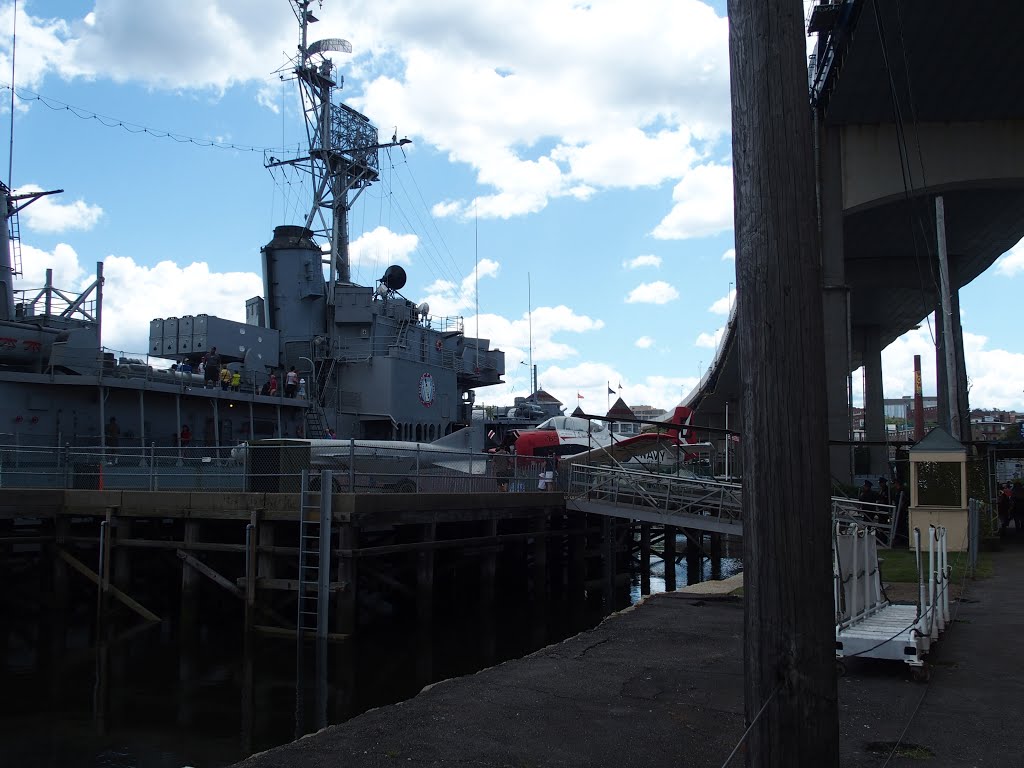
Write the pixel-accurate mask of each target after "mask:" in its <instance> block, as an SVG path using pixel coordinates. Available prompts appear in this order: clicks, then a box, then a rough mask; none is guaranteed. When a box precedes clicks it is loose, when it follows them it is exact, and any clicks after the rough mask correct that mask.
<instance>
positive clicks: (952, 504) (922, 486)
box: [908, 427, 968, 552]
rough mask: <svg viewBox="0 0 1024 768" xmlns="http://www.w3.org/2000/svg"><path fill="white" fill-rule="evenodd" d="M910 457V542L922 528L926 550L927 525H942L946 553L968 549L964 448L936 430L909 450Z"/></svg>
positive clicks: (965, 458) (923, 544)
mask: <svg viewBox="0 0 1024 768" xmlns="http://www.w3.org/2000/svg"><path fill="white" fill-rule="evenodd" d="M908 454H909V455H910V518H909V522H910V531H911V536H910V542H911V546H913V540H914V537H913V531H914V529H915V528H920V529H921V547H922V549H924V550H925V551H927V536H928V526H929V525H934V526H944V527H945V528H946V536H947V538H946V543H947V547H948V549H949V551H951V552H957V551H965V550H966V549H967V544H968V540H967V536H968V525H967V449H966V448H964V446H963V444H962V443H960V442H959V441H957V440H956V439H954V438H953V436H952V435H950V434H949V432H947V431H946V430H944V429H943V428H942V427H936V428H935V429H933V430H932V431H931V432H929V433H928V434H927V435H925V437H924V439H923V440H921V442H919V443H918V444H917V445H915V446H914V447H913V448H911V449H910V450H909V451H908Z"/></svg>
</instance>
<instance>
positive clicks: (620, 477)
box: [566, 463, 898, 547]
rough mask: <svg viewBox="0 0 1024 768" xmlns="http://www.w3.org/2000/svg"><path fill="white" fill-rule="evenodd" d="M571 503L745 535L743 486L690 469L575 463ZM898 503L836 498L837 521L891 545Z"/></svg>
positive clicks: (593, 511) (613, 514) (617, 514)
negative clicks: (667, 470) (666, 470)
mask: <svg viewBox="0 0 1024 768" xmlns="http://www.w3.org/2000/svg"><path fill="white" fill-rule="evenodd" d="M566 507H567V508H568V509H571V510H575V511H577V512H587V513H591V514H595V515H603V516H605V517H619V518H625V519H628V520H639V521H641V522H645V523H656V524H659V525H673V526H678V527H680V528H691V529H694V530H701V531H708V532H710V533H729V534H733V535H736V536H741V535H742V534H743V487H742V485H740V484H739V483H728V482H723V481H720V480H712V479H710V478H701V477H696V476H694V475H691V474H689V473H686V474H682V473H676V474H665V473H660V472H651V471H647V470H644V469H642V468H636V467H631V466H629V465H621V464H620V465H611V466H598V465H593V464H589V465H588V464H578V463H574V464H572V465H571V471H570V476H569V487H568V493H567V494H566ZM897 508H898V505H893V506H890V505H887V504H874V503H868V502H861V501H857V500H856V499H848V498H845V497H842V496H834V497H832V501H831V514H832V520H833V522H840V523H843V524H845V525H849V524H857V525H859V526H860V528H861V529H862V530H863V529H871V530H872V531H873V533H874V535H875V536H876V537H877V541H878V544H879V545H880V546H882V547H889V546H891V544H892V538H893V532H894V522H895V519H894V514H893V511H894V509H897Z"/></svg>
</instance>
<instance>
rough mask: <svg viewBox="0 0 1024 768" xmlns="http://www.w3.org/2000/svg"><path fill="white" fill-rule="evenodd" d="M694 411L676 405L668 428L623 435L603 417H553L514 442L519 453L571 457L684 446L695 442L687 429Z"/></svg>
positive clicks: (522, 432) (641, 451) (526, 431)
mask: <svg viewBox="0 0 1024 768" xmlns="http://www.w3.org/2000/svg"><path fill="white" fill-rule="evenodd" d="M692 418H693V411H691V410H690V409H689V408H687V407H685V406H682V405H680V406H677V407H676V409H675V411H674V412H673V413H672V416H671V418H670V419H668V420H667V421H666V422H665V423H666V425H672V427H670V428H669V429H663V430H660V431H649V432H641V433H640V434H638V435H637V434H634V435H628V436H627V435H623V434H618V433H615V432H613V431H612V428H611V427H612V425H611V424H610V423H606V422H605V421H603V420H598V419H594V418H585V417H582V416H552V417H551V418H550V419H548V420H547V421H544V422H541V423H540V424H538V425H537V426H536V427H535V428H534V429H530V430H524V431H521V432H519V433H518V436H517V438H516V442H515V448H516V455H517V456H572V455H575V454H580V453H584V452H586V451H592V450H601V451H608V450H609V449H613V448H614V450H615V452H616V453H629V454H633V455H638V454H642V453H644V452H646V451H648V450H657V449H658V448H659V447H663V446H666V445H685V444H691V443H694V442H696V438H695V436H693V435H692V430H690V429H688V427H689V424H690V420H691V419H692Z"/></svg>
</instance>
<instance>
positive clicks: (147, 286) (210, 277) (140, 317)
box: [17, 244, 263, 357]
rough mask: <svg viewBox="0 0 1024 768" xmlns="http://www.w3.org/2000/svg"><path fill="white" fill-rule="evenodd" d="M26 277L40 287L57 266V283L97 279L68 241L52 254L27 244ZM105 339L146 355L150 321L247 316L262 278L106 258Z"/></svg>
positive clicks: (199, 266) (76, 286)
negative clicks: (47, 272)
mask: <svg viewBox="0 0 1024 768" xmlns="http://www.w3.org/2000/svg"><path fill="white" fill-rule="evenodd" d="M22 255H23V259H24V263H25V276H24V278H22V279H21V280H20V281H19V282H18V284H17V285H18V287H25V288H29V287H39V286H40V285H41V283H42V278H41V277H40V275H41V273H42V274H45V270H46V267H48V266H53V267H54V270H55V271H54V284H55V286H56V287H58V288H64V289H68V290H71V291H73V292H75V293H78V292H81V291H82V290H84V289H85V288H86V287H87V286H88V285H90V284H91V283H92V282H93V281H94V280H95V279H96V275H95V272H93V271H92V270H91V269H90V270H89V271H86V270H85V269H84V268H83V267H82V265H81V264H80V263H79V260H78V254H77V253H76V252H75V251H74V249H73V248H71V246H69V245H63V244H62V245H58V246H57V247H56V249H55V250H54V252H53V253H47V252H45V251H40V250H39V249H36V248H32V247H30V246H25V247H24V248H23V251H22ZM103 277H104V287H103V344H104V346H106V347H108V348H111V349H116V350H119V351H123V352H126V353H131V354H135V355H141V356H143V357H144V356H145V355H146V353H147V351H148V349H149V321H150V320H153V319H155V318H158V317H180V316H181V315H195V314H199V313H203V312H205V313H206V314H209V315H216V316H218V317H223V318H225V319H227V320H236V321H238V322H244V321H245V301H246V299H249V298H251V297H253V296H260V295H262V294H263V280H262V278H261V277H260V276H259V275H257V274H255V273H253V272H214V271H211V270H210V268H209V266H208V265H207V264H205V263H203V262H194V263H192V264H188V265H186V266H179V265H177V264H174V263H173V262H170V261H162V262H160V263H159V264H156V265H155V266H152V267H147V266H142V265H140V264H138V263H137V262H136V261H135V259H133V258H132V257H130V256H108V257H107V258H106V259H104V262H103Z"/></svg>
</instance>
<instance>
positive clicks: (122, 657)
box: [0, 595, 601, 768]
mask: <svg viewBox="0 0 1024 768" xmlns="http://www.w3.org/2000/svg"><path fill="white" fill-rule="evenodd" d="M39 599H40V600H42V601H44V602H45V598H44V597H43V596H42V595H39ZM508 602H511V603H512V605H511V606H508V609H507V610H505V611H503V612H496V611H492V612H490V613H489V614H488V613H486V612H485V613H482V614H480V615H470V616H465V617H462V616H460V615H457V614H459V613H460V612H459V611H458V610H455V609H456V608H457V606H448V607H449V608H450V609H451V610H449V611H447V613H451V614H453V615H451V616H448V615H445V616H444V617H443V618H444V620H443V622H442V621H435V622H434V624H432V625H425V626H424V625H421V626H418V627H416V626H408V627H401V626H399V625H397V624H394V623H392V624H390V625H388V626H386V627H381V628H379V629H377V630H373V629H366V628H363V627H361V628H360V635H359V637H358V639H357V640H354V641H353V640H349V641H341V642H333V641H332V642H327V641H319V642H318V641H315V640H307V641H306V642H305V643H303V644H302V646H301V652H297V651H298V649H297V644H296V643H295V641H294V640H293V639H288V638H279V637H274V638H268V637H261V636H258V635H250V636H249V637H246V636H245V635H244V633H243V632H241V631H240V629H239V628H240V627H241V626H242V625H241V617H240V616H238V615H224V614H223V613H222V614H221V616H220V617H219V621H218V622H217V623H210V622H206V623H201V624H200V625H198V626H197V627H196V628H195V630H196V631H194V632H191V631H185V628H184V627H183V626H182V625H181V624H180V622H177V623H171V622H169V621H167V620H165V621H164V622H162V623H160V624H136V623H135V621H136V620H135V618H134V617H127V616H125V615H123V614H118V615H117V618H116V620H111V621H109V622H100V623H96V622H95V619H94V617H92V616H88V617H86V616H76V617H74V618H73V620H72V621H71V622H69V626H68V628H67V629H68V632H67V636H68V639H69V642H68V644H67V646H66V647H63V648H61V649H60V650H59V652H58V653H56V654H54V655H52V656H51V655H50V654H42V653H39V652H37V651H35V650H34V649H38V648H39V647H40V646H39V644H38V641H39V639H40V638H41V637H42V635H43V634H44V628H43V624H42V623H41V622H39V621H38V620H37V618H38V617H32V616H26V617H20V618H19V620H18V621H17V622H16V623H15V624H13V625H9V627H8V629H9V632H8V635H9V637H10V639H9V640H8V642H7V644H6V648H5V649H6V651H7V653H6V661H7V663H6V664H5V666H4V667H3V669H2V670H0V689H2V690H3V691H4V696H3V697H0V753H2V754H3V755H4V758H3V760H2V761H0V762H2V763H3V764H5V765H12V766H13V765H32V766H41V767H43V768H58V767H60V768H64V767H65V766H67V767H71V768H78V766H82V767H83V768H84V767H85V766H90V767H91V766H97V765H102V766H126V767H127V766H133V767H135V768H147V767H149V766H153V767H154V768H164V767H165V766H167V767H170V766H174V767H175V768H179V767H180V766H182V765H195V766H222V765H227V764H230V763H233V762H236V761H238V760H241V759H242V758H244V757H245V756H247V755H249V754H252V753H253V752H257V751H262V750H265V749H268V748H270V747H273V746H276V745H278V744H282V743H285V742H288V741H291V740H293V739H295V738H297V737H300V736H302V735H304V734H306V733H309V732H312V731H316V730H319V729H321V728H323V727H325V726H327V725H329V724H331V723H337V722H342V721H344V720H346V719H348V718H350V717H352V716H354V715H356V714H358V713H359V712H362V711H365V710H366V709H369V708H372V707H377V706H381V705H385V704H389V703H393V702H396V701H400V700H403V699H407V698H409V697H411V696H414V695H415V694H416V693H417V692H418V691H419V690H420V689H421V688H422V687H423V686H424V685H426V684H429V683H431V682H435V681H437V680H441V679H445V678H449V677H454V676H458V675H463V674H468V673H471V672H474V671H476V670H478V669H481V668H484V667H487V666H492V665H493V664H495V663H497V662H499V661H503V660H506V659H510V658H516V657H519V656H522V655H525V654H526V653H529V652H531V651H532V650H535V649H536V647H537V646H536V643H537V641H538V639H540V640H541V642H548V641H553V640H558V639H561V638H563V637H566V636H569V635H571V634H574V633H576V632H578V631H582V630H583V629H585V628H587V627H588V626H593V625H594V624H596V623H597V621H598V620H599V619H600V616H601V609H600V606H599V605H598V606H597V610H596V611H595V610H593V609H592V608H591V609H590V610H587V611H585V612H583V613H582V614H581V615H582V617H583V620H582V623H580V624H572V623H570V622H569V621H568V620H567V619H566V617H567V616H571V615H573V614H574V613H577V612H574V611H571V610H569V608H568V606H565V605H563V604H561V603H558V604H556V605H552V606H550V611H549V612H548V613H547V614H545V615H543V616H541V615H538V614H536V612H534V611H531V610H528V606H526V605H525V604H517V601H516V600H511V601H506V603H505V605H507V604H508ZM523 602H525V600H524V601H523ZM524 609H525V610H524ZM555 614H557V615H555ZM8 615H9V614H8ZM519 617H527V620H526V621H520V620H518V619H519ZM92 638H99V642H94V641H93V640H92Z"/></svg>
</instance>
